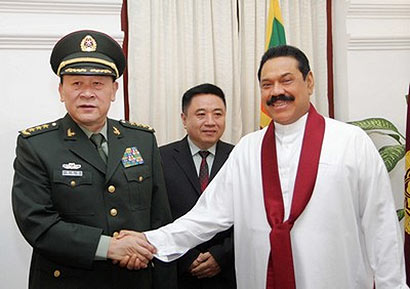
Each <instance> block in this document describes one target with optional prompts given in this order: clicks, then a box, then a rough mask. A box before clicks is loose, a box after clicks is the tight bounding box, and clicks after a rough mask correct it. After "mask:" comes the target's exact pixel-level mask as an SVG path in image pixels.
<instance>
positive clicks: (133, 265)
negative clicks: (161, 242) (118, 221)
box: [107, 231, 155, 270]
mask: <svg viewBox="0 0 410 289" xmlns="http://www.w3.org/2000/svg"><path fill="white" fill-rule="evenodd" d="M154 253H155V248H154V247H153V246H152V245H151V244H149V243H148V242H147V239H146V238H145V235H144V234H142V233H138V232H132V231H121V233H120V234H119V235H118V236H117V237H113V238H111V242H110V246H109V248H108V253H107V257H108V258H109V259H112V260H113V263H114V264H117V263H118V262H119V265H120V266H121V267H125V266H126V267H127V268H128V269H130V270H138V269H141V268H147V266H148V263H149V261H150V260H152V258H153V254H154Z"/></svg>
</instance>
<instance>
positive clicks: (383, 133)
mask: <svg viewBox="0 0 410 289" xmlns="http://www.w3.org/2000/svg"><path fill="white" fill-rule="evenodd" d="M367 133H368V134H381V135H386V136H389V137H391V138H394V139H395V140H396V141H397V142H398V143H399V144H402V143H401V141H400V139H401V137H400V135H399V134H393V133H387V132H383V131H379V130H374V131H367Z"/></svg>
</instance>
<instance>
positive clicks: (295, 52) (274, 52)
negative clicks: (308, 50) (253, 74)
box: [258, 45, 310, 81]
mask: <svg viewBox="0 0 410 289" xmlns="http://www.w3.org/2000/svg"><path fill="white" fill-rule="evenodd" d="M281 56H289V57H293V58H295V59H296V60H297V61H298V63H299V65H298V68H299V71H300V72H301V73H302V75H303V79H306V76H307V74H308V73H309V71H310V66H309V60H308V59H307V57H306V55H305V54H304V53H303V52H302V50H300V49H299V48H296V47H294V46H290V45H280V46H275V47H272V48H269V49H268V50H267V51H266V52H265V54H264V55H263V56H262V59H261V62H260V64H259V69H258V80H259V81H260V80H261V71H262V67H263V65H264V64H265V62H266V61H268V60H269V59H272V58H276V57H281Z"/></svg>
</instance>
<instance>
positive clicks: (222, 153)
mask: <svg viewBox="0 0 410 289" xmlns="http://www.w3.org/2000/svg"><path fill="white" fill-rule="evenodd" d="M215 152H216V153H215V158H214V162H213V164H212V169H211V174H210V175H209V181H211V180H212V179H213V178H214V177H215V175H216V173H217V172H218V171H219V169H220V168H221V167H222V166H223V164H224V163H225V161H226V159H227V158H228V156H229V152H230V151H229V149H228V147H227V146H226V145H224V144H223V143H222V142H221V141H218V142H217V144H216V150H215Z"/></svg>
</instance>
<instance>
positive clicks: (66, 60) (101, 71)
mask: <svg viewBox="0 0 410 289" xmlns="http://www.w3.org/2000/svg"><path fill="white" fill-rule="evenodd" d="M50 64H51V67H52V69H53V71H54V72H55V73H56V74H57V75H58V76H62V75H65V74H81V75H108V76H113V77H114V78H118V77H120V76H121V75H122V73H123V72H124V69H125V56H124V53H123V51H122V48H121V46H120V45H119V44H118V43H117V41H115V40H114V39H113V38H111V37H110V36H108V35H107V34H104V33H101V32H98V31H93V30H80V31H75V32H72V33H70V34H68V35H66V36H64V37H63V38H61V39H60V40H59V41H58V42H57V43H56V45H55V46H54V48H53V51H52V52H51V57H50Z"/></svg>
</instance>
